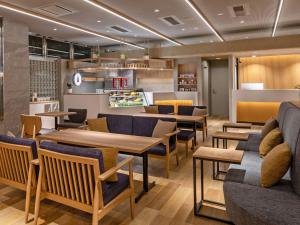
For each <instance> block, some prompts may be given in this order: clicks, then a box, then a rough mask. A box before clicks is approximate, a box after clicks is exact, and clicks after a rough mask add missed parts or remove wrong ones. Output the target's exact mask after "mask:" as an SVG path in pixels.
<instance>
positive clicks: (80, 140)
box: [37, 129, 163, 202]
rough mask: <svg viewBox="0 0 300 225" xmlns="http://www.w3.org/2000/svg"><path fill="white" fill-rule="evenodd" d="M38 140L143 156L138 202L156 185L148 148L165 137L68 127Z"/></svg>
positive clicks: (42, 136)
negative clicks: (151, 170) (141, 185)
mask: <svg viewBox="0 0 300 225" xmlns="http://www.w3.org/2000/svg"><path fill="white" fill-rule="evenodd" d="M37 140H38V141H39V142H40V141H42V140H50V141H55V142H58V143H64V144H72V145H77V146H84V147H93V148H101V147H111V148H116V149H118V150H119V152H121V153H124V154H129V155H135V156H139V157H142V158H143V191H142V192H140V193H139V194H138V195H137V197H136V199H135V200H136V202H138V201H139V200H140V198H141V197H142V196H143V195H144V194H145V193H147V192H148V191H149V190H150V189H151V188H153V187H154V186H155V182H152V183H150V184H149V175H148V149H150V148H152V147H154V146H156V145H158V144H160V143H162V142H163V138H154V137H143V136H135V135H126V134H116V133H105V132H96V131H88V130H80V129H66V130H62V131H57V132H52V133H48V134H44V135H39V136H38V137H37Z"/></svg>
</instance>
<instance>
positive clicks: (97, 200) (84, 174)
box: [34, 142, 134, 225]
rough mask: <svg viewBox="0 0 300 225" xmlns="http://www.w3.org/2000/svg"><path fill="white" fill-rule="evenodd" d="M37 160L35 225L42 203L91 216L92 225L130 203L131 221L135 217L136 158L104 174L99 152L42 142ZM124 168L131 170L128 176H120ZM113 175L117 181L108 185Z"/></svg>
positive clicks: (122, 162)
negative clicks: (68, 207)
mask: <svg viewBox="0 0 300 225" xmlns="http://www.w3.org/2000/svg"><path fill="white" fill-rule="evenodd" d="M38 159H39V166H40V171H39V178H38V185H37V191H36V203H35V213H34V224H35V225H36V224H37V222H38V216H39V209H40V202H41V201H42V200H43V199H49V200H52V201H55V202H58V203H61V204H64V205H67V206H70V207H73V208H76V209H79V210H82V211H85V212H88V213H91V214H92V215H93V221H92V224H93V225H96V224H98V221H99V220H101V219H102V218H103V217H104V216H105V215H106V214H107V213H109V212H110V211H111V210H112V209H113V208H115V207H116V206H118V205H120V204H121V203H123V202H124V201H125V200H127V199H128V200H129V202H130V209H131V217H132V218H133V217H134V183H133V172H132V159H133V157H128V158H127V159H125V160H123V161H121V162H119V163H118V164H117V165H116V166H115V167H112V168H111V169H109V170H105V168H104V161H103V155H102V152H101V151H100V150H98V149H90V148H80V147H74V146H69V145H62V144H56V143H53V142H42V143H41V146H40V148H39V151H38ZM124 166H128V168H129V171H128V173H129V175H126V174H123V173H118V171H119V170H120V169H121V168H122V167H124ZM114 173H116V174H117V177H118V180H117V181H116V182H108V181H106V180H107V179H108V178H109V177H110V176H111V175H112V174H114ZM49 174H50V176H49Z"/></svg>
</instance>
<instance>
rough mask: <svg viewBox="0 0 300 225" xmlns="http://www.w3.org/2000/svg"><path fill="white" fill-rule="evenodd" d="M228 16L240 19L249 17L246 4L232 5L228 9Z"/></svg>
mask: <svg viewBox="0 0 300 225" xmlns="http://www.w3.org/2000/svg"><path fill="white" fill-rule="evenodd" d="M228 10H229V14H230V15H231V16H232V17H242V16H248V15H250V7H249V5H248V4H242V5H234V6H230V7H228Z"/></svg>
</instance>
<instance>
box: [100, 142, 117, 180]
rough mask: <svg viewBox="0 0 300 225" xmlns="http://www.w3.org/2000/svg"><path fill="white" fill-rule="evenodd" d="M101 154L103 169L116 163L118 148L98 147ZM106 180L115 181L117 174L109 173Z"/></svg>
mask: <svg viewBox="0 0 300 225" xmlns="http://www.w3.org/2000/svg"><path fill="white" fill-rule="evenodd" d="M100 150H101V152H102V155H103V161H104V169H105V171H107V170H109V169H111V168H113V167H115V166H116V165H117V163H118V150H116V149H114V148H101V149H100ZM106 181H109V182H117V181H118V176H117V174H116V173H115V174H113V175H111V176H110V177H109V178H108V179H107V180H106Z"/></svg>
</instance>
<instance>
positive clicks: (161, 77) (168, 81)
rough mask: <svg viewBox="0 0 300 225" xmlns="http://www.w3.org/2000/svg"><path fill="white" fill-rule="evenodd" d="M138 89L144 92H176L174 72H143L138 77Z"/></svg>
mask: <svg viewBox="0 0 300 225" xmlns="http://www.w3.org/2000/svg"><path fill="white" fill-rule="evenodd" d="M136 87H137V88H142V89H144V91H152V92H162V91H163V92H168V91H170V92H171V91H174V79H173V74H172V71H159V70H157V71H142V72H139V73H137V75H136Z"/></svg>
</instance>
